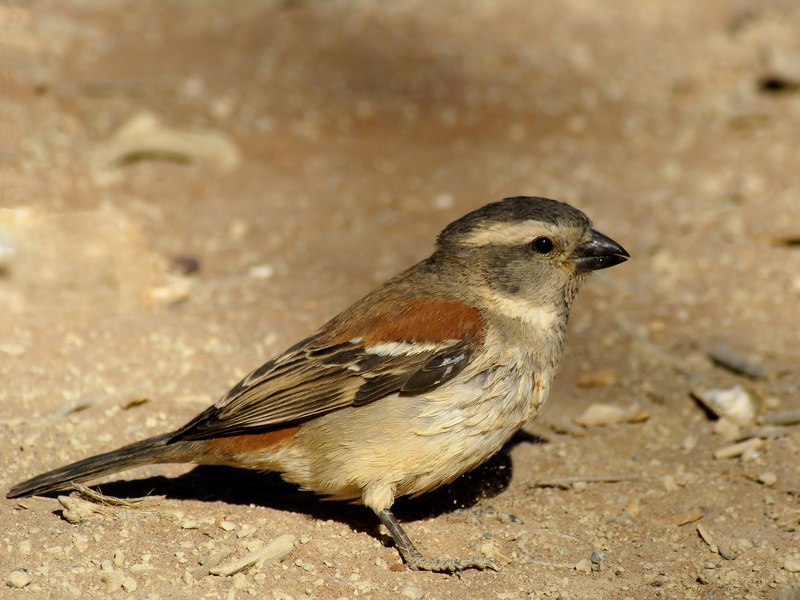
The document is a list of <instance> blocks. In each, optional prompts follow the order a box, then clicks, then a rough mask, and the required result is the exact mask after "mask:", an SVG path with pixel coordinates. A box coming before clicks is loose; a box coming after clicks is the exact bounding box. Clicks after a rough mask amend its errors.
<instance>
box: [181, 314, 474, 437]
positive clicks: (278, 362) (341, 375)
mask: <svg viewBox="0 0 800 600" xmlns="http://www.w3.org/2000/svg"><path fill="white" fill-rule="evenodd" d="M356 306H358V305H356ZM351 311H352V309H351ZM376 314H380V317H377V316H375V315H376ZM356 316H358V317H359V322H360V324H361V328H360V331H359V330H356V329H355V327H354V326H353V325H352V317H353V315H349V317H350V318H345V317H346V316H345V315H343V316H342V317H338V318H337V319H334V320H333V321H331V322H330V323H329V324H328V325H327V326H326V328H325V329H323V330H322V331H321V332H318V333H316V334H314V335H312V336H311V337H309V338H307V339H305V340H303V341H302V342H300V343H299V344H297V345H296V346H293V347H292V348H290V349H289V350H287V351H286V352H284V353H283V354H281V355H280V356H278V357H276V358H274V359H273V360H271V361H269V362H267V363H265V364H264V365H262V366H261V367H259V368H258V369H256V370H255V371H253V372H252V373H250V374H249V375H248V376H247V377H245V378H244V379H243V380H242V381H241V382H239V383H238V384H237V385H236V386H235V387H234V388H233V389H231V390H230V391H229V392H228V393H227V394H225V396H223V397H222V398H221V399H220V400H219V401H218V402H217V403H216V404H214V405H213V406H211V407H209V408H208V409H207V410H205V411H204V412H202V413H201V414H199V415H198V416H197V417H195V418H194V419H193V420H192V421H190V422H189V423H187V424H186V425H185V426H184V427H182V428H181V429H179V430H178V431H176V432H175V435H174V436H173V437H172V438H171V440H170V441H171V442H172V441H177V440H199V439H209V438H214V437H222V436H231V435H240V434H244V433H253V432H254V430H263V429H270V428H272V427H275V426H279V425H286V424H291V423H297V422H300V421H304V420H306V419H310V418H312V417H315V416H319V415H322V414H325V413H328V412H331V411H334V410H338V409H341V408H344V407H347V406H359V405H364V404H368V403H370V402H374V401H375V400H377V399H379V398H382V397H384V396H387V395H389V394H393V393H396V392H401V393H409V394H412V393H421V392H423V391H425V390H429V389H432V388H434V387H436V386H438V385H441V384H443V383H445V382H446V381H448V380H449V379H451V378H452V377H454V376H455V375H456V374H458V373H459V372H461V370H463V369H464V368H465V367H466V366H467V365H468V364H469V362H470V360H471V359H472V356H473V354H474V352H475V350H476V349H477V348H479V347H480V345H481V344H482V343H483V329H482V321H481V319H480V314H479V313H478V311H477V310H476V309H474V308H471V307H469V306H466V305H464V304H461V303H456V302H442V301H436V300H432V299H425V300H424V301H421V300H420V299H419V298H415V299H411V300H405V301H403V302H402V303H397V302H394V303H392V306H391V310H387V311H377V310H375V309H374V308H373V309H372V310H363V311H361V314H359V315H356ZM433 319H435V320H436V327H437V329H436V330H434V335H435V337H438V338H439V339H431V338H430V337H429V338H428V339H425V338H424V336H423V334H422V333H421V332H423V331H427V332H428V335H429V336H430V332H431V331H432V329H431V327H430V326H429V322H430V321H431V320H433ZM448 319H449V320H450V322H451V327H449V328H448V327H447V325H446V323H447V320H448ZM342 322H348V323H351V325H349V326H348V327H341V326H340V323H342ZM403 324H404V325H405V326H403ZM395 331H397V332H402V336H403V337H401V338H400V339H398V338H397V337H394V333H395ZM387 334H391V335H392V337H388V338H387V337H386V335H387Z"/></svg>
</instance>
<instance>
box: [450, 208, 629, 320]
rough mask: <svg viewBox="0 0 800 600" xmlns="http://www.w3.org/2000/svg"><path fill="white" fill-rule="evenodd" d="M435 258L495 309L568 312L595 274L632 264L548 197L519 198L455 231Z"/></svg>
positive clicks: (577, 214)
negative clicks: (542, 308)
mask: <svg viewBox="0 0 800 600" xmlns="http://www.w3.org/2000/svg"><path fill="white" fill-rule="evenodd" d="M435 256H437V260H438V261H439V262H440V263H443V264H446V265H449V268H450V269H452V270H453V271H459V270H460V275H459V274H457V273H453V276H455V278H456V279H460V283H461V284H462V285H463V284H466V285H468V286H469V287H470V288H472V289H473V290H476V291H480V292H481V293H480V295H481V296H483V297H484V298H485V299H487V300H489V301H490V302H491V303H492V304H497V303H502V304H503V305H504V307H505V308H507V309H508V308H510V307H511V306H516V307H521V306H540V307H548V308H553V309H556V308H558V307H559V306H561V305H566V306H565V307H566V308H567V310H568V308H569V304H570V303H571V302H572V299H573V298H574V296H575V293H576V292H577V291H578V288H579V287H580V286H581V284H582V283H583V282H584V280H585V279H586V276H587V275H588V274H589V273H590V272H592V271H596V270H598V269H605V268H608V267H612V266H614V265H617V264H619V263H621V262H624V261H625V260H627V259H628V257H629V254H628V253H627V252H626V251H625V249H624V248H623V247H622V246H620V245H619V244H617V243H616V242H615V241H613V240H612V239H611V238H609V237H607V236H605V235H603V234H602V233H600V232H598V231H596V230H594V229H592V222H591V221H590V220H589V218H588V217H587V216H586V215H585V214H584V213H583V212H581V211H579V210H578V209H576V208H573V207H572V206H570V205H568V204H565V203H563V202H557V201H555V200H549V199H547V198H535V197H516V198H506V199H505V200H502V201H500V202H495V203H492V204H487V205H486V206H484V207H482V208H479V209H478V210H475V211H473V212H471V213H469V214H467V215H466V216H464V217H462V218H461V219H459V220H457V221H454V222H453V223H451V224H450V225H448V226H447V227H446V228H445V229H444V230H443V231H442V233H441V234H440V235H439V237H438V239H437V252H436V255H435ZM451 273H452V271H451ZM495 308H498V306H496V307H495Z"/></svg>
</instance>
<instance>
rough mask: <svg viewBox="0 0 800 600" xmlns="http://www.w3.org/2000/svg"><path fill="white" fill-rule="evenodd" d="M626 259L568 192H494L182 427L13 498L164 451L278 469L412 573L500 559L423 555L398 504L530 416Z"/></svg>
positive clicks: (152, 459) (468, 465)
mask: <svg viewBox="0 0 800 600" xmlns="http://www.w3.org/2000/svg"><path fill="white" fill-rule="evenodd" d="M627 258H629V254H628V253H627V252H626V251H625V250H624V249H623V248H622V246H620V245H619V244H617V243H616V242H615V241H613V240H612V239H610V238H608V237H606V236H605V235H603V234H602V233H599V232H598V231H596V230H594V229H593V228H592V223H591V221H590V220H589V218H588V217H587V216H586V215H585V214H584V213H583V212H581V211H580V210H577V209H575V208H573V207H572V206H570V205H568V204H565V203H562V202H558V201H555V200H550V199H546V198H536V197H515V198H506V199H505V200H502V201H500V202H494V203H491V204H487V205H486V206H483V207H482V208H479V209H477V210H475V211H473V212H471V213H469V214H467V215H466V216H464V217H462V218H461V219H458V220H457V221H454V222H453V223H451V224H450V225H448V226H447V227H445V229H444V230H443V231H442V232H441V234H439V236H438V238H437V240H436V246H435V250H434V252H433V254H432V255H431V256H430V257H429V258H426V259H425V260H423V261H422V262H420V263H417V264H416V265H414V266H412V267H411V268H409V269H407V270H406V271H404V272H402V273H400V274H399V275H397V276H395V277H394V278H392V279H391V280H389V281H388V282H386V283H384V284H383V285H382V286H380V287H379V288H377V289H376V290H374V291H373V292H371V293H369V294H368V295H367V296H366V297H364V298H363V299H362V300H360V301H359V302H356V303H355V304H354V305H353V306H351V307H350V308H348V309H347V310H345V311H344V312H342V313H341V314H339V315H338V316H336V317H334V318H333V319H331V320H330V321H328V322H327V323H326V324H325V325H323V326H322V328H320V329H319V330H318V331H317V332H315V333H313V334H312V335H311V336H309V337H307V338H306V339H304V340H302V341H301V342H299V343H298V344H296V345H294V346H292V347H291V348H289V349H288V350H286V351H285V352H283V353H282V354H280V355H278V356H276V357H275V358H273V359H272V360H270V361H269V362H267V363H265V364H264V365H262V366H260V367H259V368H257V369H256V370H255V371H253V372H252V373H250V374H249V375H247V377H245V378H244V379H243V380H242V381H240V382H239V383H238V384H236V386H234V387H233V388H232V389H231V390H230V391H229V392H228V393H226V394H225V395H224V396H222V398H221V399H220V400H219V401H218V402H216V403H215V404H213V405H212V406H210V407H209V408H208V409H206V410H205V411H203V412H202V413H200V414H199V415H197V417H195V418H194V419H192V420H191V421H189V422H188V423H187V424H186V425H184V426H183V427H181V428H179V429H177V430H176V431H173V432H170V433H164V434H161V435H156V436H155V437H151V438H149V439H145V440H142V441H139V442H135V443H133V444H130V445H128V446H124V447H122V448H119V449H118V450H114V451H111V452H107V453H105V454H100V455H97V456H92V457H90V458H86V459H84V460H81V461H79V462H76V463H73V464H70V465H67V466H64V467H61V468H59V469H56V470H54V471H50V472H48V473H44V474H42V475H38V476H36V477H34V478H32V479H29V480H28V481H24V482H22V483H20V484H18V485H16V486H14V487H13V488H11V490H10V491H9V492H8V494H7V497H8V498H18V497H23V496H32V495H37V494H46V493H49V492H52V491H56V490H59V489H63V488H67V487H69V486H70V485H71V484H72V483H78V482H85V481H88V480H92V479H96V478H99V477H103V476H106V475H110V474H113V473H117V472H120V471H124V470H127V469H131V468H133V467H139V466H143V465H149V464H156V463H197V464H202V465H228V466H233V467H240V468H247V469H255V470H259V471H276V472H279V473H280V474H281V476H282V477H283V479H285V480H286V481H288V482H291V483H293V484H297V485H298V486H300V487H301V488H303V489H305V490H311V491H313V492H316V493H317V494H319V495H321V496H324V497H327V498H330V499H336V500H345V501H350V502H355V503H361V504H364V505H366V506H367V507H369V508H370V509H372V511H373V512H374V513H375V514H376V515H377V517H378V519H380V522H381V523H383V525H384V526H385V527H386V529H387V530H388V532H389V534H390V535H391V537H392V538H393V540H394V543H395V546H396V548H397V550H398V551H399V553H400V555H401V557H402V559H403V561H405V563H406V564H407V565H408V567H410V568H411V569H415V570H428V571H438V572H456V571H461V570H463V569H468V568H476V569H485V568H492V569H496V568H497V567H496V565H495V563H494V562H493V561H492V560H490V559H488V558H485V557H472V558H464V559H459V558H430V557H426V556H424V555H423V554H422V553H421V552H420V551H419V550H418V549H417V548H416V547H415V546H414V544H413V543H412V541H411V540H410V538H409V537H408V535H407V534H406V532H405V531H404V530H403V528H402V526H401V525H400V523H399V522H398V520H397V518H396V517H395V516H394V514H393V513H392V511H391V507H392V504H393V503H394V501H395V499H396V498H398V497H401V496H417V495H419V494H422V493H424V492H427V491H430V490H433V489H435V488H437V487H439V486H441V485H444V484H447V483H449V482H451V481H453V480H454V479H455V478H457V477H458V476H459V475H461V474H463V473H465V472H467V471H469V470H470V469H473V468H475V467H476V466H478V465H480V464H481V463H483V462H484V461H485V460H487V459H488V458H489V457H490V456H492V455H493V454H494V453H495V452H497V451H498V450H499V449H500V448H501V447H502V446H503V444H505V443H506V442H507V441H508V440H509V439H510V438H511V436H512V435H513V434H514V433H515V432H516V431H517V430H519V429H520V428H521V427H522V426H523V425H524V424H525V423H526V422H527V421H529V420H530V419H533V418H534V417H536V415H537V414H538V413H539V410H540V408H541V407H542V404H543V403H544V402H545V400H546V399H547V395H548V391H549V389H550V384H551V382H552V381H553V377H554V376H555V373H556V367H557V365H558V362H559V359H560V357H561V352H562V348H563V345H564V337H565V334H566V327H567V319H568V317H569V312H570V306H571V305H572V301H573V299H574V298H575V295H576V293H577V292H578V289H579V288H580V287H581V285H582V284H583V283H584V281H585V280H586V278H587V276H588V274H589V273H591V272H592V271H596V270H598V269H605V268H607V267H611V266H613V265H617V264H619V263H622V262H624V261H625V260H627Z"/></svg>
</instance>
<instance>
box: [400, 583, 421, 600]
mask: <svg viewBox="0 0 800 600" xmlns="http://www.w3.org/2000/svg"><path fill="white" fill-rule="evenodd" d="M400 594H401V595H402V596H403V597H405V598H412V600H421V598H422V597H423V596H424V595H425V592H423V591H422V588H421V587H419V586H418V585H414V584H413V583H408V584H406V585H405V586H403V589H402V590H400Z"/></svg>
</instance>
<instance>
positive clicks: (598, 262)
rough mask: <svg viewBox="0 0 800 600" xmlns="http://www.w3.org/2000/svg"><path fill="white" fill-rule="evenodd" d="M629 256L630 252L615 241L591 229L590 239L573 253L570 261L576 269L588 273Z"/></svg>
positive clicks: (622, 260) (616, 263)
mask: <svg viewBox="0 0 800 600" xmlns="http://www.w3.org/2000/svg"><path fill="white" fill-rule="evenodd" d="M628 258H630V254H628V253H627V252H626V251H625V248H623V247H622V246H620V245H619V244H618V243H617V242H615V241H614V240H612V239H611V238H610V237H607V236H605V235H603V234H602V233H600V232H599V231H595V230H594V229H592V239H590V240H589V241H588V242H584V243H583V244H581V245H580V246H578V247H577V248H575V252H574V253H573V259H572V261H573V262H574V263H575V266H576V267H577V269H578V271H580V272H582V273H588V272H589V271H597V270H599V269H607V268H608V267H613V266H614V265H618V264H619V263H621V262H625V261H626V260H628Z"/></svg>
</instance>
